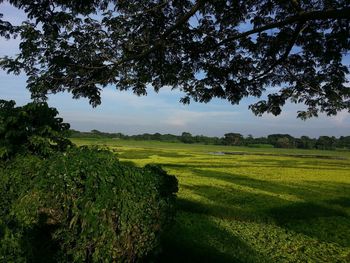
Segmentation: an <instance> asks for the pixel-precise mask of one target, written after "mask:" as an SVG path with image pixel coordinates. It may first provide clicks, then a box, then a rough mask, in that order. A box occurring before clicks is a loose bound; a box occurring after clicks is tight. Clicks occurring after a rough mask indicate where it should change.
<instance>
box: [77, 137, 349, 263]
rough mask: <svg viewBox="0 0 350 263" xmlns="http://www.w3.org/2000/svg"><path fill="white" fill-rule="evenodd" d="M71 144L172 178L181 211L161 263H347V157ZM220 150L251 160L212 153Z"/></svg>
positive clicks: (112, 142)
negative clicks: (105, 150) (97, 148)
mask: <svg viewBox="0 0 350 263" xmlns="http://www.w3.org/2000/svg"><path fill="white" fill-rule="evenodd" d="M73 141H74V142H76V143H78V144H99V145H106V146H108V147H110V148H111V149H113V150H115V151H116V154H117V156H118V157H119V158H120V160H121V161H124V162H133V163H134V164H136V165H139V166H144V165H146V164H148V163H156V164H161V165H162V166H163V168H165V169H166V170H167V171H168V172H169V173H171V174H174V175H176V176H177V178H178V180H179V184H180V190H179V193H178V208H179V211H178V214H177V217H176V224H175V225H174V226H173V228H172V230H171V232H170V233H169V234H168V236H167V237H166V239H165V250H164V252H163V255H162V262H349V261H350V153H349V152H337V151H317V150H296V149H290V150H288V149H254V148H244V147H225V146H207V145H185V144H180V143H162V142H149V141H147V142H143V141H142V142H141V141H123V140H108V139H104V140H95V139H84V140H82V139H79V140H78V139H77V140H73ZM221 151H224V152H232V151H233V152H249V153H250V155H213V154H210V153H212V152H221ZM254 153H259V154H258V155H254ZM261 153H266V154H274V155H261ZM286 155H288V156H286ZM289 155H295V156H289ZM300 155H301V156H300ZM304 155H317V156H320V155H323V156H326V157H324V158H314V157H312V156H311V157H307V158H306V157H305V156H304ZM327 156H329V158H327ZM334 157H341V158H342V159H337V158H334Z"/></svg>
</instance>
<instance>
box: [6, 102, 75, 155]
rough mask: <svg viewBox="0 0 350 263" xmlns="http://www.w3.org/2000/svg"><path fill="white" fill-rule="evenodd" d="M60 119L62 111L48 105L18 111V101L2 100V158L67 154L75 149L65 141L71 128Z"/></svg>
mask: <svg viewBox="0 0 350 263" xmlns="http://www.w3.org/2000/svg"><path fill="white" fill-rule="evenodd" d="M57 115H58V111H57V110H56V109H55V108H50V107H49V106H48V105H47V103H45V102H41V103H34V102H33V103H28V104H26V105H24V106H19V107H16V106H15V102H14V101H5V100H0V158H9V157H12V156H14V155H15V154H17V153H25V152H28V153H32V154H34V155H39V156H48V155H50V154H52V153H53V152H54V151H64V150H65V149H66V148H67V147H68V146H70V145H71V142H70V141H69V140H68V139H67V138H66V137H65V132H66V131H68V129H69V127H70V126H69V124H67V123H64V122H63V119H62V118H59V117H57Z"/></svg>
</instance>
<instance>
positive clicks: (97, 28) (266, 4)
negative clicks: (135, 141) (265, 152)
mask: <svg viewBox="0 0 350 263" xmlns="http://www.w3.org/2000/svg"><path fill="white" fill-rule="evenodd" d="M3 1H4V0H0V2H3ZM8 2H9V3H11V4H12V5H13V6H15V7H17V8H19V9H21V10H23V11H24V12H25V13H26V14H27V16H28V21H26V22H24V23H22V24H21V25H20V26H13V25H11V24H10V23H8V21H6V20H4V19H1V16H0V36H4V37H11V36H13V35H16V34H17V35H19V36H20V38H21V44H20V53H19V55H18V56H16V57H14V58H7V57H5V58H2V59H1V60H0V67H1V68H3V69H5V70H7V71H8V72H14V73H19V72H20V71H21V70H24V71H25V73H26V74H27V75H28V77H29V79H28V88H29V89H30V91H31V92H32V95H33V97H34V98H37V99H40V98H45V97H46V95H47V94H48V93H57V92H62V91H69V92H71V93H72V94H73V97H74V98H79V97H87V98H89V100H90V103H91V104H92V105H93V106H96V105H98V104H99V103H100V102H101V101H100V100H101V97H100V90H101V88H102V87H106V86H107V85H110V84H112V85H115V86H116V88H117V89H119V90H126V89H132V90H133V91H134V92H135V93H136V94H138V95H145V94H146V93H147V88H148V87H149V86H153V88H154V89H155V90H156V91H158V90H159V89H160V88H162V87H164V86H167V87H169V86H170V87H171V88H179V89H180V90H182V91H183V93H184V97H183V98H182V102H184V103H189V101H190V99H194V100H195V101H200V102H208V101H210V100H211V99H212V98H215V97H217V98H223V99H227V100H228V101H230V102H231V103H233V104H238V103H239V101H240V100H241V99H242V98H244V97H247V96H252V97H257V98H261V96H263V97H262V98H261V99H260V100H258V101H257V102H256V103H255V104H252V105H251V109H252V110H253V112H254V113H255V114H262V113H264V112H271V113H273V114H275V115H278V114H279V113H280V112H281V108H282V107H283V105H284V104H285V103H286V101H291V102H294V103H303V104H305V105H306V107H301V109H300V112H299V114H298V116H299V117H301V118H308V117H311V116H317V114H318V113H319V112H325V113H327V114H328V115H334V114H336V113H337V112H338V111H340V110H343V109H345V110H350V88H349V86H347V85H346V82H347V74H348V73H349V66H348V65H347V64H346V62H345V61H346V60H344V58H345V56H346V55H347V53H348V52H349V49H350V41H349V36H350V27H349V20H350V4H349V1H348V0H318V1H315V0H300V1H277V0H272V1H271V0H249V1H243V0H242V1H226V0H215V1H212V0H197V1H192V0H176V1H163V0H151V1H150V0H138V1H121V0H103V1H96V0H87V1H62V0H54V1H44V0H41V1H25V0H8ZM271 86H272V87H276V88H275V89H269V88H270V87H271Z"/></svg>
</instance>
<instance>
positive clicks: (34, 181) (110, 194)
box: [0, 148, 177, 262]
mask: <svg viewBox="0 0 350 263" xmlns="http://www.w3.org/2000/svg"><path fill="white" fill-rule="evenodd" d="M19 162H21V163H22V165H20V164H19ZM16 163H17V164H19V165H18V166H16ZM26 166H27V168H28V169H24V168H25V167H26ZM37 166H39V167H40V168H38V167H37ZM35 167H36V169H33V168H35ZM1 172H2V174H1V176H0V178H1V179H0V185H3V183H4V185H6V186H5V188H9V187H10V188H11V187H14V189H15V188H16V186H17V185H18V186H19V188H18V189H17V190H14V191H10V192H8V193H7V192H6V191H5V190H4V189H2V190H1V191H2V192H1V194H3V195H5V196H6V198H5V199H1V201H0V203H1V204H0V206H1V208H3V207H4V208H5V209H7V212H6V213H3V214H1V217H0V226H1V225H2V226H1V227H0V231H1V232H2V234H1V233H0V235H2V236H0V238H1V239H0V261H1V260H2V259H4V258H8V259H11V260H13V261H15V262H21V261H24V262H37V261H36V260H43V258H45V262H50V260H51V261H52V262H138V261H141V260H144V259H145V258H146V257H150V256H152V255H153V254H154V253H156V252H157V251H159V249H160V241H161V237H162V233H163V232H164V230H165V229H166V228H167V226H169V224H170V222H171V220H172V218H173V216H174V214H173V213H174V202H175V193H176V191H177V180H176V178H175V177H173V176H170V175H168V174H167V173H166V172H165V171H163V170H162V169H161V168H159V167H156V166H146V167H144V168H137V167H133V166H129V165H123V164H120V163H119V162H118V160H117V159H116V157H115V155H113V154H112V153H111V152H109V151H104V150H98V149H88V148H72V149H70V150H68V151H67V152H66V153H64V154H63V153H55V154H54V155H53V156H51V157H50V158H48V159H46V160H40V159H36V158H35V157H32V156H27V157H21V156H18V157H16V158H15V159H14V160H13V161H11V162H8V163H7V164H4V167H3V168H2V170H1ZM23 185H25V186H23ZM1 221H2V223H1ZM1 229H2V230H1ZM38 240H40V242H39V241H38ZM44 241H45V242H44ZM11 260H10V261H11Z"/></svg>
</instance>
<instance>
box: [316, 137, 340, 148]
mask: <svg viewBox="0 0 350 263" xmlns="http://www.w3.org/2000/svg"><path fill="white" fill-rule="evenodd" d="M335 146H336V138H335V137H329V136H320V137H319V138H318V140H317V142H316V148H317V149H321V150H334V149H335Z"/></svg>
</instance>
